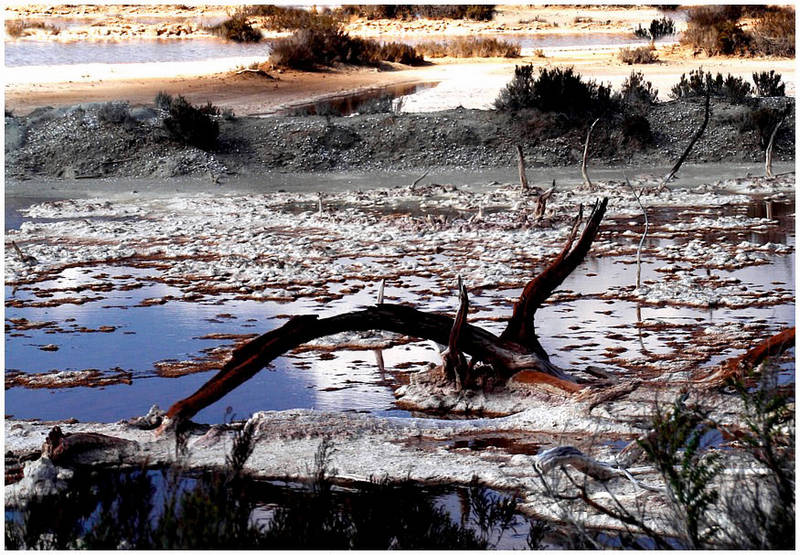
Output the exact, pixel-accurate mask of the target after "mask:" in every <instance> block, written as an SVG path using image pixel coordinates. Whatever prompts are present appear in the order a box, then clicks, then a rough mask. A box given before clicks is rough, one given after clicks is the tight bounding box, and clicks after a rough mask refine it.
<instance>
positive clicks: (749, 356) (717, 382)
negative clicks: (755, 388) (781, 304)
mask: <svg viewBox="0 0 800 555" xmlns="http://www.w3.org/2000/svg"><path fill="white" fill-rule="evenodd" d="M794 332H795V328H794V327H792V328H788V329H785V330H783V331H782V332H780V333H777V334H775V335H773V336H772V337H769V338H767V339H765V340H764V341H762V342H761V343H759V344H758V345H756V346H755V347H753V348H752V349H750V350H749V351H747V352H746V353H744V354H742V355H739V356H735V357H733V358H729V359H728V360H726V361H724V362H722V363H721V364H720V365H719V366H717V367H716V368H715V369H714V370H713V371H712V372H711V374H709V375H708V376H706V377H704V378H701V379H699V380H697V381H695V382H694V383H695V384H696V385H697V386H699V387H700V388H703V389H708V388H714V387H720V386H723V385H725V384H726V383H727V382H728V380H730V379H732V378H736V377H741V376H743V375H744V374H745V373H746V372H747V371H749V370H752V369H754V368H755V367H757V366H758V365H759V364H761V363H762V362H764V360H766V359H767V358H768V357H775V356H780V355H781V354H782V353H783V352H784V351H786V350H788V349H791V348H792V347H794V341H795V333H794Z"/></svg>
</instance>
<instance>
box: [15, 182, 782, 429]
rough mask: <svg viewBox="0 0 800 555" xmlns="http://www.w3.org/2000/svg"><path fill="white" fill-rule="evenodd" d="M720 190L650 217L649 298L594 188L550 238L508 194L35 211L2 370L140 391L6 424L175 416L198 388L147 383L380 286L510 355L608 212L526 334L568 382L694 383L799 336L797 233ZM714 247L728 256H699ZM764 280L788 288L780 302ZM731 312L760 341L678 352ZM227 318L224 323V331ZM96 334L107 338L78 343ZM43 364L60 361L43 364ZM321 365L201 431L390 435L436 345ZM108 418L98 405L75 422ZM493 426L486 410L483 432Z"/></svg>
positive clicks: (23, 396) (312, 363) (324, 345)
mask: <svg viewBox="0 0 800 555" xmlns="http://www.w3.org/2000/svg"><path fill="white" fill-rule="evenodd" d="M749 183H750V184H751V185H753V186H754V187H757V188H758V190H759V194H770V195H772V198H782V199H784V200H785V199H792V196H791V195H792V187H793V175H791V176H784V177H781V178H777V179H773V180H758V179H751V180H749ZM724 185H725V187H727V188H730V189H733V190H735V191H736V192H733V193H729V192H725V191H724V188H723V187H722V185H718V186H714V187H700V188H693V189H674V190H672V191H670V192H669V193H666V194H662V195H659V196H646V197H645V202H646V203H647V204H648V205H649V206H650V208H649V210H650V217H651V223H652V227H651V232H652V233H653V235H654V236H656V237H657V239H654V240H653V241H652V242H650V243H648V245H647V246H646V249H645V252H644V256H643V260H644V266H643V285H642V287H641V288H640V289H639V290H634V287H633V283H634V280H635V277H634V272H635V265H633V264H632V262H633V260H634V258H635V248H636V244H637V243H638V233H639V232H640V230H641V214H640V211H639V208H638V206H637V205H636V202H635V200H634V199H633V198H632V197H631V195H628V194H623V195H620V194H619V192H620V191H626V189H625V188H624V187H622V184H621V183H619V182H605V183H599V186H600V188H601V190H600V191H599V192H597V193H587V192H585V191H580V190H578V189H571V188H567V187H565V188H564V189H563V190H558V191H557V193H556V195H555V197H554V199H553V201H552V202H551V203H550V205H549V207H548V208H549V211H548V214H547V218H546V221H545V224H544V225H542V226H538V225H536V224H535V223H534V222H533V221H532V219H531V218H530V212H531V211H532V208H533V206H534V204H535V202H534V201H532V200H530V199H527V198H525V197H523V196H522V195H521V194H520V192H519V191H518V190H517V187H516V186H513V185H503V184H499V185H498V184H495V185H488V186H486V185H482V186H474V187H471V186H451V185H445V186H435V185H431V186H420V187H417V188H416V189H415V190H411V189H410V188H408V187H399V188H395V189H375V190H364V191H358V192H353V191H350V192H347V191H341V192H335V193H333V192H329V193H326V194H324V195H323V196H322V198H321V202H322V206H323V212H322V213H321V214H320V213H318V210H317V206H318V202H319V201H320V198H319V195H318V194H317V193H282V192H278V193H268V194H257V195H252V194H251V195H247V196H243V195H237V194H228V195H220V194H215V195H210V194H209V195H201V196H193V197H186V196H179V197H175V198H152V197H151V198H143V199H141V200H137V201H131V200H122V199H118V200H103V199H101V200H97V199H89V200H70V201H57V202H46V203H41V204H37V205H34V206H32V207H31V208H30V209H29V210H28V211H27V212H26V215H27V216H29V217H31V218H33V219H32V220H31V221H26V222H24V223H23V224H22V225H21V227H20V229H18V230H12V231H9V232H8V233H7V241H10V240H14V241H15V242H16V243H17V244H18V245H20V247H21V248H22V249H23V251H24V253H25V254H26V255H32V256H34V257H35V258H36V260H37V261H38V263H37V264H35V265H33V266H28V265H25V264H24V263H23V262H22V261H21V260H19V258H18V257H17V256H16V255H15V253H14V251H13V250H12V249H9V248H7V249H6V258H5V262H6V282H7V293H6V304H7V318H10V319H11V320H7V332H8V331H10V332H12V333H11V335H12V336H11V337H7V342H8V343H7V345H8V346H7V366H8V367H9V368H12V369H14V370H16V371H18V372H22V373H25V374H32V373H41V372H50V371H53V370H56V371H62V370H69V371H72V372H81V371H83V370H86V369H87V368H97V369H99V370H100V371H106V372H107V371H108V370H110V369H112V368H115V367H119V368H122V369H124V370H126V371H130V372H131V374H132V383H131V385H125V386H113V387H112V386H107V387H105V388H104V389H103V390H102V394H100V393H99V392H91V393H88V392H86V391H85V390H84V388H81V387H77V388H72V389H71V390H59V391H55V392H53V393H52V395H50V396H49V397H48V396H47V395H44V393H45V392H44V391H34V390H27V389H23V388H21V387H15V388H14V389H13V390H9V392H8V393H7V396H6V397H7V398H6V401H7V408H6V411H7V413H9V414H15V415H16V416H17V417H25V416H30V417H33V416H38V417H44V418H67V417H71V416H76V417H78V418H81V419H93V420H113V419H118V418H122V417H126V416H130V414H136V413H142V412H144V411H145V410H146V408H147V406H149V404H151V403H152V402H156V401H157V402H159V403H160V404H162V405H169V404H170V403H171V402H172V401H174V400H176V399H178V398H181V397H183V396H185V395H187V394H189V393H191V392H192V391H193V390H194V389H195V388H196V387H197V386H198V385H199V384H200V383H202V381H204V380H205V379H206V378H207V377H208V376H209V374H208V373H207V371H206V372H204V373H202V374H197V375H188V376H183V377H181V378H161V377H159V376H158V374H157V373H156V372H155V370H154V368H155V367H156V366H157V365H156V363H158V362H160V361H172V362H170V364H171V365H175V364H177V365H178V366H180V364H181V361H191V360H193V359H196V358H199V359H201V360H202V359H203V357H205V356H207V355H208V356H210V355H211V353H204V352H203V351H206V350H208V349H210V348H215V347H219V348H223V349H230V348H231V347H232V346H233V343H232V342H231V340H230V339H228V340H226V339H219V340H211V339H206V340H200V339H196V338H198V337H201V336H206V335H213V334H221V335H220V337H224V336H226V335H237V334H239V335H241V334H248V333H249V334H253V333H263V332H265V331H268V330H269V329H273V328H274V327H276V326H278V325H280V324H281V323H282V322H283V321H284V317H285V316H287V315H293V314H301V313H311V312H313V313H318V314H320V315H323V316H327V315H333V314H338V313H341V312H345V311H349V310H357V309H359V308H363V307H365V306H369V305H371V304H373V303H374V302H375V295H376V293H377V289H378V284H379V281H380V280H381V279H386V289H385V294H386V299H387V301H391V302H395V301H400V302H407V303H411V304H413V305H415V306H417V307H419V308H422V309H426V310H436V311H445V312H452V311H453V310H454V307H455V293H454V291H455V281H456V277H457V275H461V276H462V277H464V279H465V281H466V283H467V284H468V287H469V288H470V290H471V303H472V306H473V308H474V314H471V315H470V321H473V322H475V323H477V324H479V325H482V326H484V327H486V328H487V329H489V330H491V331H493V332H495V333H500V332H501V331H502V329H503V318H505V317H507V315H508V314H509V312H510V309H511V304H512V302H513V299H514V298H515V297H516V296H517V295H518V294H519V291H520V288H521V287H522V285H523V284H524V283H525V282H526V281H527V280H528V279H529V278H530V277H531V276H532V275H534V274H535V272H536V271H538V270H539V269H540V268H542V267H543V265H544V264H546V263H547V262H548V260H549V259H550V257H552V256H553V255H554V254H555V253H557V252H558V250H560V248H561V244H562V242H563V239H564V237H565V236H566V233H567V230H568V227H569V223H570V220H571V217H572V216H573V215H574V213H575V210H576V206H577V204H579V203H581V202H583V203H589V202H593V201H594V199H595V198H596V197H597V196H599V195H601V194H609V195H610V196H611V197H612V200H611V203H610V207H609V214H608V215H607V218H606V222H605V224H604V226H603V228H602V230H601V233H600V236H599V237H598V240H597V241H596V243H595V245H594V246H593V247H592V256H590V258H588V259H587V261H585V262H584V264H582V265H581V267H579V268H578V270H576V272H575V273H574V274H573V275H572V276H570V278H569V279H568V280H567V281H566V282H565V283H564V284H563V285H562V288H561V289H560V290H559V291H557V292H555V294H554V295H553V297H552V298H551V299H550V300H549V301H548V303H546V305H545V306H544V307H543V308H542V309H541V311H540V313H539V315H538V317H537V329H538V330H539V333H540V335H541V337H542V341H543V344H544V345H545V348H546V349H548V351H550V352H551V354H552V357H553V359H554V361H555V362H556V364H559V365H560V366H562V367H564V368H568V369H569V368H572V367H584V366H598V367H601V368H605V369H606V370H608V371H612V372H623V373H624V372H633V373H635V372H642V371H645V370H647V369H648V368H650V369H653V368H655V370H652V372H655V373H656V374H659V373H664V372H670V371H675V372H686V371H688V370H689V369H690V368H692V367H693V366H696V365H698V364H704V363H707V362H708V361H710V360H715V358H714V357H719V356H720V352H725V353H731V352H735V349H740V348H741V349H743V348H746V346H747V344H748V342H751V341H753V340H757V339H761V338H763V337H764V336H766V335H767V334H768V333H770V332H771V331H775V330H777V329H778V328H780V327H781V326H784V325H792V324H793V322H794V315H793V302H794V289H793V284H794V279H793V262H792V261H793V259H794V239H793V236H792V235H791V229H792V226H791V225H790V224H787V223H786V221H785V218H786V217H785V216H784V219H783V220H781V221H778V220H775V219H770V220H767V219H765V218H762V217H760V216H759V217H747V212H748V210H749V208H748V206H749V205H748V203H751V197H750V196H749V195H747V194H745V184H744V183H743V182H741V181H730V182H725V184H724ZM479 207H483V216H482V217H480V218H479V217H477V214H478V209H479ZM687 207H689V208H687ZM45 218H46V219H47V220H48V221H42V219H45ZM110 218H115V219H113V220H112V219H110ZM116 218H124V219H116ZM445 218H446V219H445ZM67 219H68V220H67ZM782 222H783V223H782ZM709 230H715V231H716V230H719V231H720V232H724V233H726V234H727V235H726V237H733V238H734V239H735V240H733V241H731V240H724V241H720V240H718V238H715V237H713V236H712V237H709V236H708V231H709ZM778 230H786V233H788V243H787V244H780V243H777V242H774V240H763V241H762V240H761V239H758V237H762V236H763V237H773V235H774V234H775V233H776V232H777V231H778ZM737 237H738V239H736V238H737ZM759 264H760V265H762V266H756V265H759ZM748 269H753V272H750V273H747V271H748ZM737 272H744V273H743V274H741V276H742V277H737V276H739V274H737ZM773 272H774V273H773ZM775 275H777V276H780V279H782V280H783V281H784V282H785V283H787V284H789V285H786V286H784V287H783V288H782V289H781V288H780V287H774V286H770V285H769V281H772V280H774V279H775ZM736 279H739V280H741V283H737V282H735V281H734V280H736ZM767 280H768V281H767ZM75 302H82V303H83V304H75ZM68 303H72V304H68ZM681 306H683V307H685V308H684V309H680V308H679V307H681ZM723 309H724V310H731V311H732V312H730V314H729V315H727V316H725V317H727V318H734V317H736V316H737V315H738V313H737V312H736V311H737V310H741V311H743V312H742V314H744V315H752V314H761V313H765V317H764V318H763V324H762V325H760V326H759V327H758V329H746V328H744V327H743V326H739V327H737V328H735V329H732V330H730V332H729V333H727V335H726V336H725V337H726V340H725V341H722V340H721V341H720V344H721V345H722V347H719V346H718V347H716V348H714V346H712V345H707V346H703V349H701V352H697V351H694V352H688V353H684V352H683V351H685V350H686V349H683V348H682V347H681V344H682V343H685V342H691V341H693V336H694V335H695V334H696V333H697V329H698V328H700V327H708V326H719V325H722V324H724V323H725V322H724V320H723V318H722V317H721V316H720V315H721V314H726V313H725V312H723ZM222 312H225V313H232V314H233V315H234V316H235V319H233V320H226V319H219V318H216V315H218V314H219V313H222ZM673 314H680V316H678V317H677V318H678V320H672V321H673V322H679V323H680V324H681V326H680V327H679V328H672V329H663V330H662V329H659V328H658V327H657V325H656V323H657V322H659V321H667V322H669V321H671V320H670V318H673V317H674V316H672V315H673ZM19 318H26V319H27V320H28V321H30V322H35V321H45V322H46V321H55V322H56V324H55V325H54V326H53V327H50V328H48V329H45V328H42V329H24V327H25V326H23V325H21V324H16V323H14V321H15V320H17V319H19ZM72 318H74V319H75V321H74V322H71V323H68V322H67V320H69V319H72ZM665 318H666V319H665ZM634 322H637V323H638V324H632V323H634ZM103 326H106V327H109V328H113V329H114V331H112V332H110V333H103V334H98V333H95V334H92V333H84V332H80V331H79V330H87V329H99V328H100V327H103ZM67 334H68V335H67ZM7 335H8V334H7ZM341 342H344V345H342V343H341ZM354 343H357V345H354ZM394 343H398V344H397V345H394V346H392V347H390V348H388V349H387V347H389V345H391V344H394ZM42 344H55V345H58V346H59V350H58V351H54V352H43V351H40V350H39V349H38V348H37V347H36V346H35V345H42ZM348 344H349V347H350V348H352V347H356V348H357V349H358V350H353V351H351V350H347V348H348ZM110 345H113V348H112V347H110ZM334 345H337V347H334ZM731 346H733V347H731ZM316 347H318V348H317V349H313V350H308V351H306V352H302V353H295V354H293V355H291V356H289V357H282V358H280V359H278V360H276V361H275V363H274V364H273V369H272V370H273V371H272V372H269V371H265V372H262V373H260V374H259V375H258V376H257V377H256V378H254V379H253V380H251V381H250V382H248V384H247V385H246V386H245V387H243V388H240V389H241V390H242V391H236V392H234V393H232V394H231V396H229V397H227V398H226V399H224V400H222V401H220V402H219V403H218V404H217V405H214V406H212V407H209V409H206V411H204V412H203V413H201V415H199V417H198V418H199V419H200V420H199V421H208V422H217V421H219V419H220V418H221V417H222V415H223V414H224V407H225V406H227V405H231V406H233V407H234V409H235V410H236V412H237V413H239V414H248V413H250V412H254V411H256V410H259V409H263V408H264V407H269V408H292V407H298V406H300V407H308V408H312V407H315V408H324V409H336V410H348V409H351V410H358V411H362V410H363V411H371V412H378V413H382V412H383V413H385V412H386V411H391V410H392V407H393V404H394V400H393V396H392V393H391V389H392V388H393V387H398V386H400V385H402V384H403V383H405V382H406V381H407V374H408V373H409V372H413V371H416V370H419V369H425V368H427V366H428V365H429V364H431V363H437V362H438V361H439V359H438V354H437V350H438V349H437V347H436V346H434V345H433V344H431V343H429V342H421V343H420V342H412V343H410V344H405V341H398V340H396V339H395V338H392V337H391V336H387V335H384V334H371V335H369V336H363V337H347V338H334V339H330V338H328V339H325V340H322V341H319V342H317V344H316ZM332 349H333V353H330V351H331V350H332ZM361 349H369V350H367V351H364V350H361ZM378 349H380V350H382V351H381V356H382V358H383V364H384V366H385V370H384V371H383V372H381V371H380V365H381V363H380V362H379V360H378V355H377V352H376V353H372V352H370V350H378ZM720 349H722V351H720ZM325 352H329V353H328V354H327V355H326V354H325ZM186 366H189V365H188V363H187V365H186ZM198 368H202V365H201V366H199V367H198ZM647 371H648V372H650V371H651V370H647ZM48 394H49V392H48ZM90 395H91V396H90ZM100 397H102V398H103V401H98V402H97V404H96V405H94V404H93V403H89V404H87V403H85V402H83V401H84V400H85V399H87V398H91V399H95V398H98V399H99V398H100ZM491 405H492V403H491V402H490V401H482V404H480V405H479V406H480V407H482V408H483V409H485V410H487V411H491V410H492V406H491ZM137 407H138V408H137ZM34 408H35V409H36V410H37V411H44V412H45V413H46V414H33V409H34ZM494 408H498V407H497V406H495V407H494ZM500 408H502V407H500ZM517 408H518V407H517ZM502 410H505V411H511V410H517V409H510V408H509V407H508V406H506V407H505V408H504V409H502ZM502 410H501V412H502ZM399 414H404V413H402V412H400V413H399Z"/></svg>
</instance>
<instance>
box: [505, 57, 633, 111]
mask: <svg viewBox="0 0 800 555" xmlns="http://www.w3.org/2000/svg"><path fill="white" fill-rule="evenodd" d="M533 69H534V68H533V65H524V66H517V67H516V68H515V69H514V78H513V79H512V80H511V82H510V83H509V84H508V85H506V88H505V89H503V90H502V91H501V92H500V95H499V96H498V97H497V99H496V100H495V103H494V105H495V109H497V110H502V111H517V110H522V109H526V108H535V109H537V110H539V111H541V112H555V113H559V114H563V115H564V116H566V117H567V118H568V119H569V120H572V121H573V122H577V121H578V120H579V119H581V118H585V117H587V116H594V117H597V116H600V115H602V114H608V113H613V112H616V111H618V109H619V98H618V97H616V96H614V95H612V94H611V87H610V86H607V85H598V84H597V83H595V82H594V81H584V80H583V79H582V78H581V76H580V75H579V74H576V73H575V71H574V70H573V68H572V67H567V68H561V67H556V68H552V69H548V68H540V69H539V73H538V75H534V73H533Z"/></svg>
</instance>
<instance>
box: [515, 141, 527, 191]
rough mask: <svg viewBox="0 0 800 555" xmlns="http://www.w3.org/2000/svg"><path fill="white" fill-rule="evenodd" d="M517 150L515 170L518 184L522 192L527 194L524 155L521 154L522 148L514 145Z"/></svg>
mask: <svg viewBox="0 0 800 555" xmlns="http://www.w3.org/2000/svg"><path fill="white" fill-rule="evenodd" d="M516 149H517V169H518V170H519V184H520V187H522V192H523V193H526V192H528V176H527V174H526V173H525V155H524V154H523V153H522V146H521V145H516Z"/></svg>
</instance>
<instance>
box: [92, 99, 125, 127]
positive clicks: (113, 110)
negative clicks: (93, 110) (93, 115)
mask: <svg viewBox="0 0 800 555" xmlns="http://www.w3.org/2000/svg"><path fill="white" fill-rule="evenodd" d="M130 108H131V107H130V104H128V103H127V102H106V103H105V104H103V105H102V106H101V107H100V110H99V111H98V112H97V117H98V118H99V119H100V121H103V122H106V123H113V124H119V123H124V122H126V121H128V120H130V118H131V111H130Z"/></svg>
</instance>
